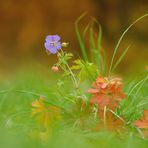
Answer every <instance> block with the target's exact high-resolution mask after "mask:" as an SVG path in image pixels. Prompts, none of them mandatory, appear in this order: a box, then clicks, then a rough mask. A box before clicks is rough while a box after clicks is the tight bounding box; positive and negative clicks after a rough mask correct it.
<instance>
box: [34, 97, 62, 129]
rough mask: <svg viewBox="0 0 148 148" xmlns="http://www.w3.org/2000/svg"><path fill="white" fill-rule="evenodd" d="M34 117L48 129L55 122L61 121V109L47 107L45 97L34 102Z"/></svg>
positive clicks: (51, 106)
mask: <svg viewBox="0 0 148 148" xmlns="http://www.w3.org/2000/svg"><path fill="white" fill-rule="evenodd" d="M32 116H34V117H35V119H36V120H37V121H38V122H39V123H40V124H42V125H43V126H44V127H48V126H49V125H51V124H52V123H53V122H54V121H55V120H60V119H61V114H60V109H59V108H58V107H56V106H53V105H49V106H47V105H46V104H45V98H44V97H40V98H39V99H38V100H36V101H34V102H32Z"/></svg>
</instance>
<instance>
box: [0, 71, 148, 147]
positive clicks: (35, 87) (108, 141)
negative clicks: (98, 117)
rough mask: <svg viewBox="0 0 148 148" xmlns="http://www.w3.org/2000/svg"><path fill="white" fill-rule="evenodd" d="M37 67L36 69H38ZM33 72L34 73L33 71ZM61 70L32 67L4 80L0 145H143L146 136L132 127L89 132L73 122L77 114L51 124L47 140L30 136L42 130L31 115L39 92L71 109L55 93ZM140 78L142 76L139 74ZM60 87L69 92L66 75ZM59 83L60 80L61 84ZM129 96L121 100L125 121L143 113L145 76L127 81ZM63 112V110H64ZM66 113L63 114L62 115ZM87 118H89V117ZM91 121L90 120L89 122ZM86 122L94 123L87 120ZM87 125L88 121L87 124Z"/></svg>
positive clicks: (147, 142)
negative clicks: (32, 105)
mask: <svg viewBox="0 0 148 148" xmlns="http://www.w3.org/2000/svg"><path fill="white" fill-rule="evenodd" d="M38 70H39V69H38ZM34 73H35V74H36V75H34ZM59 78H60V74H56V75H55V74H54V75H53V74H52V73H50V72H49V71H46V72H45V71H44V73H42V72H40V71H32V72H27V73H24V71H23V72H22V73H19V74H18V75H17V76H16V77H14V78H11V79H9V80H8V81H7V82H9V83H6V84H5V82H3V81H2V82H3V84H1V86H0V112H1V114H0V133H1V134H0V147H3V148H9V147H16V148H17V147H18V148H19V147H21V148H23V147H24V148H25V147H30V148H34V147H53V148H58V147H61V148H65V147H67V145H68V147H70V148H75V147H80V148H83V147H84V148H93V147H119V148H129V147H130V148H131V147H133V148H136V147H137V148H139V147H142V148H146V147H147V146H148V139H143V138H142V137H141V136H140V135H139V134H138V132H136V130H135V129H134V128H133V127H132V126H129V127H127V129H128V130H126V131H124V132H123V133H121V135H117V134H116V133H114V132H109V131H104V130H102V131H99V132H91V131H89V130H88V129H87V128H86V129H81V128H79V127H77V126H74V124H75V123H76V120H78V119H79V115H75V117H73V116H72V119H73V120H71V118H69V116H67V117H66V120H67V121H66V122H64V123H63V121H60V122H59V123H57V124H55V126H54V127H53V128H52V134H51V135H50V137H49V139H48V140H47V141H42V140H40V139H39V138H33V137H32V136H31V132H32V131H38V132H39V131H44V129H42V127H40V126H39V125H38V124H37V123H36V122H35V121H34V119H33V118H32V117H31V103H32V101H34V100H35V99H37V98H39V96H40V95H42V96H45V97H46V98H47V101H48V102H49V103H51V104H54V105H57V106H59V107H60V106H61V107H62V108H64V109H70V106H72V105H73V102H71V101H69V100H65V99H63V100H61V98H62V97H61V96H60V95H59V94H58V89H57V86H56V82H58V81H59ZM141 79H142V78H141ZM144 82H145V83H144ZM63 83H64V85H62V87H61V91H62V93H63V94H65V96H70V95H71V93H72V92H73V90H72V89H71V88H70V85H71V83H70V82H69V80H67V79H65V80H64V81H63ZM60 85H61V84H60ZM124 89H125V92H126V93H127V94H128V93H129V95H130V96H129V97H128V99H126V100H124V101H123V102H121V109H120V112H119V113H118V114H119V115H124V117H125V119H126V121H128V122H132V121H134V120H135V119H138V118H139V117H140V116H141V115H142V111H143V109H144V108H147V106H148V105H147V104H148V99H147V89H148V84H147V83H146V78H143V80H135V81H132V82H128V81H127V84H126V86H125V87H124ZM63 114H65V113H64V112H63ZM65 116H66V115H65ZM88 120H89V119H88ZM89 123H90V122H89ZM89 126H93V124H90V125H89ZM86 127H87V125H86Z"/></svg>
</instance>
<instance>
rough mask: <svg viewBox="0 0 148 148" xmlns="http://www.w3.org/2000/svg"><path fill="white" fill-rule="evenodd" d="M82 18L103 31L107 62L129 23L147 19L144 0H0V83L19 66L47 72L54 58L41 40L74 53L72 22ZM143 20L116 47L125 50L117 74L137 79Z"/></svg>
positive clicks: (147, 50)
mask: <svg viewBox="0 0 148 148" xmlns="http://www.w3.org/2000/svg"><path fill="white" fill-rule="evenodd" d="M84 12H87V15H86V19H84V20H83V21H82V23H81V25H82V27H83V26H85V25H86V23H88V22H89V20H90V17H91V16H94V17H96V18H97V19H98V20H99V22H100V23H101V25H102V29H103V43H102V44H103V47H104V49H105V51H106V53H107V59H108V61H109V59H110V58H111V55H112V52H113V50H114V47H115V45H116V43H117V40H118V39H119V37H120V35H121V33H122V32H123V31H124V30H125V29H126V28H127V27H128V25H130V24H131V23H132V22H133V21H134V20H135V19H137V18H138V17H140V16H142V15H144V14H145V13H148V1H147V0H79V1H77V0H0V78H3V77H6V76H7V75H11V74H13V73H15V71H17V69H19V68H21V67H23V66H24V65H27V66H28V67H29V66H33V65H34V63H38V64H39V65H43V66H44V65H47V66H51V65H52V64H53V63H54V62H55V61H56V57H55V56H48V55H47V54H46V52H45V49H44V39H45V36H46V35H47V34H59V35H60V36H61V37H62V40H63V41H67V42H69V43H70V46H69V50H71V51H72V52H74V53H79V52H80V49H79V45H78V42H77V38H76V35H75V29H74V22H75V21H76V19H77V18H78V17H79V16H80V15H81V14H82V13H84ZM147 27H148V18H145V19H144V20H142V21H140V22H139V23H138V24H136V25H135V26H134V27H133V28H132V29H131V30H130V32H128V34H127V35H126V38H125V39H124V41H123V44H122V46H121V49H122V47H125V45H126V46H127V45H128V44H131V45H132V46H131V49H130V50H129V52H128V54H127V56H126V57H125V58H124V61H123V62H122V63H121V64H120V66H119V67H118V72H119V73H125V74H126V73H127V72H128V73H140V71H141V70H142V71H144V68H145V66H146V65H147V64H148V63H147V59H148V29H147Z"/></svg>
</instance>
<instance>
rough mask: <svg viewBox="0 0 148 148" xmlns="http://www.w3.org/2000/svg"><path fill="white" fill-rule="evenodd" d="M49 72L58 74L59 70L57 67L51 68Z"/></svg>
mask: <svg viewBox="0 0 148 148" xmlns="http://www.w3.org/2000/svg"><path fill="white" fill-rule="evenodd" d="M51 70H52V71H53V72H58V71H59V68H58V67H57V66H52V68H51Z"/></svg>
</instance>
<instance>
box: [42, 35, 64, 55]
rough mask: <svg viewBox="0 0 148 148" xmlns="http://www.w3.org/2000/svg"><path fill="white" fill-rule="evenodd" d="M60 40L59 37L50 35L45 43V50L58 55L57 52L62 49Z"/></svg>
mask: <svg viewBox="0 0 148 148" xmlns="http://www.w3.org/2000/svg"><path fill="white" fill-rule="evenodd" d="M60 39H61V38H60V37H59V36H58V35H48V36H47V37H46V39H45V43H44V46H45V48H46V49H47V50H48V51H49V52H50V53H52V54H55V53H57V50H59V49H61V47H62V45H61V42H60Z"/></svg>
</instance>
